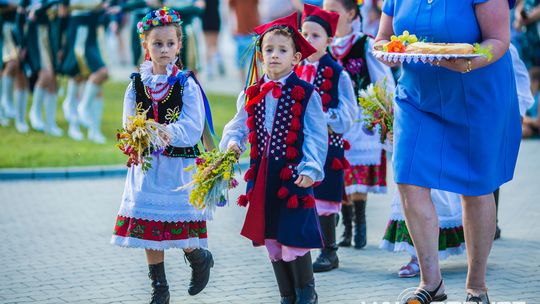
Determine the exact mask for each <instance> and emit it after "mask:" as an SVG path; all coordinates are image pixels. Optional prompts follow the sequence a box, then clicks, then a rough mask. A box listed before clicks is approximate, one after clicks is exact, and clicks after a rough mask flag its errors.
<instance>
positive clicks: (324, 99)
mask: <svg viewBox="0 0 540 304" xmlns="http://www.w3.org/2000/svg"><path fill="white" fill-rule="evenodd" d="M321 100H322V104H323V105H325V106H326V105H328V104H329V103H330V101H331V100H332V97H330V94H323V96H321Z"/></svg>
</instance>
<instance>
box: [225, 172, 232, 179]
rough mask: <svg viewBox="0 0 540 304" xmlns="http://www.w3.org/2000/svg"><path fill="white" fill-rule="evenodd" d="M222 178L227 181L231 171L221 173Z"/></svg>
mask: <svg viewBox="0 0 540 304" xmlns="http://www.w3.org/2000/svg"><path fill="white" fill-rule="evenodd" d="M223 179H224V180H226V181H228V180H230V179H231V173H230V172H225V173H223Z"/></svg>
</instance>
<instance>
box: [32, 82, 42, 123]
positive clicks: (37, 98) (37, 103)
mask: <svg viewBox="0 0 540 304" xmlns="http://www.w3.org/2000/svg"><path fill="white" fill-rule="evenodd" d="M44 99H45V90H44V89H42V88H40V87H36V88H35V89H34V94H33V96H32V106H31V107H30V124H31V125H32V128H34V129H35V130H36V131H43V129H44V128H45V123H44V122H43V103H44Z"/></svg>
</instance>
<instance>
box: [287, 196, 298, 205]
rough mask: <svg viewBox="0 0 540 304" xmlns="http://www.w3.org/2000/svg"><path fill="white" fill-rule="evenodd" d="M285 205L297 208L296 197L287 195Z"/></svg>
mask: <svg viewBox="0 0 540 304" xmlns="http://www.w3.org/2000/svg"><path fill="white" fill-rule="evenodd" d="M287 207H288V208H298V197H297V196H296V194H295V195H293V196H291V197H289V199H288V200H287Z"/></svg>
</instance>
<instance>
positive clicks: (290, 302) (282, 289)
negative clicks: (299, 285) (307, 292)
mask: <svg viewBox="0 0 540 304" xmlns="http://www.w3.org/2000/svg"><path fill="white" fill-rule="evenodd" d="M272 267H273V268H274V274H275V275H276V281H277V284H278V288H279V294H280V295H281V301H280V302H279V303H280V304H294V302H295V299H296V297H295V291H294V278H293V276H292V270H291V267H290V265H289V263H287V262H284V261H277V262H272Z"/></svg>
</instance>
